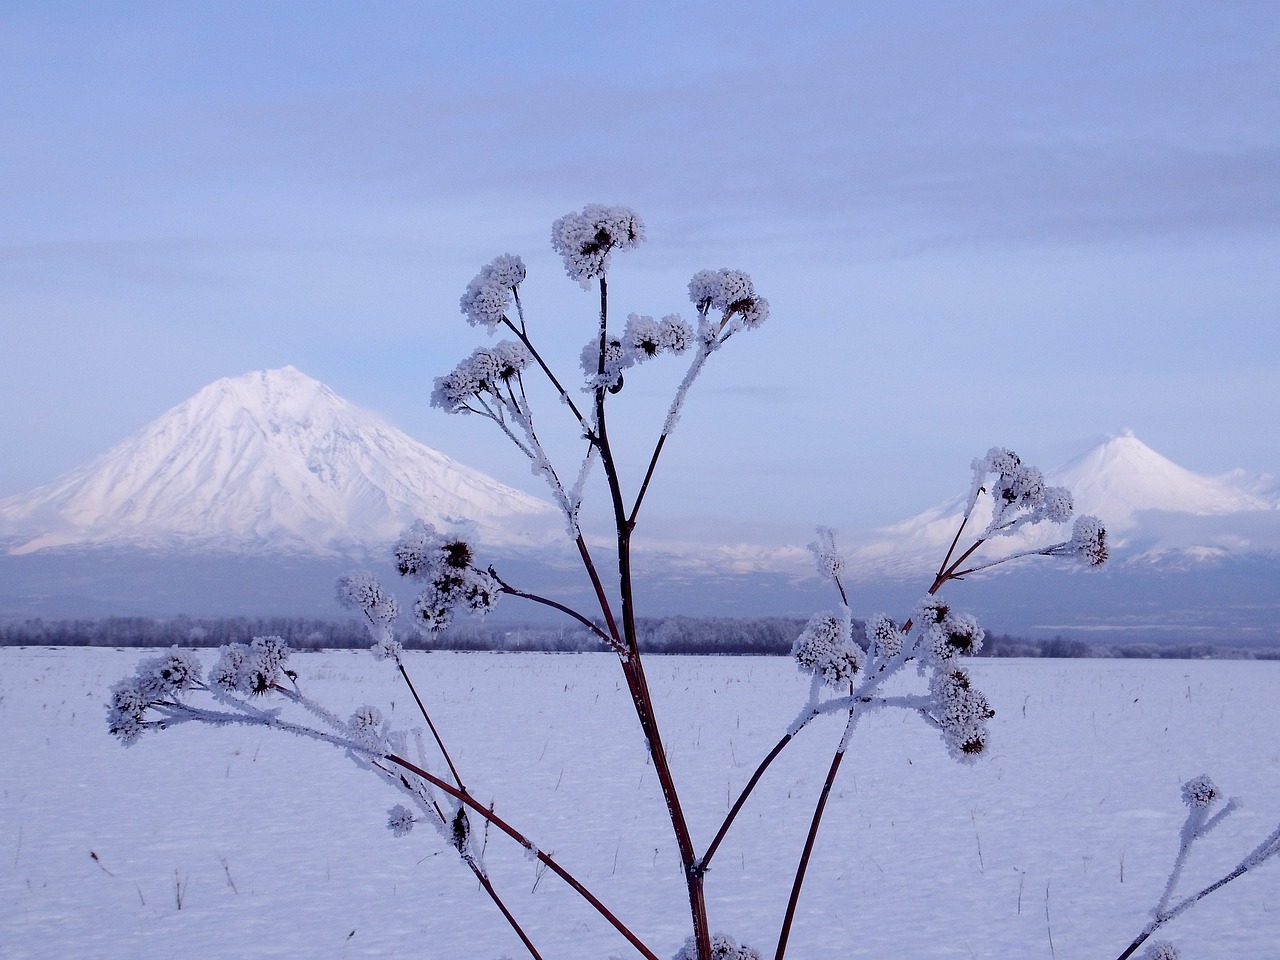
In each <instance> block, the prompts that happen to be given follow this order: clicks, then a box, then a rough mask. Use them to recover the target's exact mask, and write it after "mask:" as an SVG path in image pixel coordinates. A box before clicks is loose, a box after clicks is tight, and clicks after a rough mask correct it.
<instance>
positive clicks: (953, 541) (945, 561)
mask: <svg viewBox="0 0 1280 960" xmlns="http://www.w3.org/2000/svg"><path fill="white" fill-rule="evenodd" d="M968 522H969V514H967V513H966V514H965V515H964V519H963V520H961V521H960V526H958V527H956V535H955V536H954V537H952V538H951V546H949V547H947V555H946V556H945V557H943V558H942V563H940V564H939V565H938V576H939V577H941V576H942V571H943V570H946V569H947V564H948V563H950V562H951V554H952V553H954V552H955V549H956V544H957V543H959V542H960V534H962V533H964V526H965V524H966V523H968Z"/></svg>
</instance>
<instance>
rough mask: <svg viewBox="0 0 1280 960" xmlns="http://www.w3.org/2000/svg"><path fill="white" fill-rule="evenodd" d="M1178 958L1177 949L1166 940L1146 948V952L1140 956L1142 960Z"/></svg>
mask: <svg viewBox="0 0 1280 960" xmlns="http://www.w3.org/2000/svg"><path fill="white" fill-rule="evenodd" d="M1180 956H1181V954H1180V953H1178V948H1177V947H1175V946H1174V945H1173V944H1172V943H1170V942H1169V941H1168V940H1160V941H1158V942H1157V943H1153V944H1151V946H1149V947H1147V949H1146V952H1144V953H1143V954H1142V960H1178V958H1179V957H1180Z"/></svg>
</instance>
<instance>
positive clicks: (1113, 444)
mask: <svg viewBox="0 0 1280 960" xmlns="http://www.w3.org/2000/svg"><path fill="white" fill-rule="evenodd" d="M1047 479H1048V480H1049V482H1050V483H1053V484H1056V485H1058V486H1063V487H1066V488H1067V489H1068V490H1070V491H1071V492H1072V494H1073V495H1074V496H1075V502H1076V510H1077V512H1078V513H1091V514H1094V515H1096V516H1100V517H1105V518H1106V522H1107V524H1108V526H1109V527H1110V528H1111V529H1112V530H1115V531H1121V530H1129V529H1132V528H1133V527H1134V526H1135V525H1136V524H1137V521H1138V514H1139V513H1140V512H1141V511H1144V510H1163V511H1168V512H1171V513H1186V514H1193V515H1196V516H1211V515H1219V514H1228V513H1239V512H1241V511H1250V510H1268V509H1270V508H1271V507H1272V506H1273V504H1272V503H1271V502H1269V501H1268V500H1267V499H1266V498H1265V497H1263V496H1261V495H1259V494H1257V493H1255V492H1252V491H1250V490H1249V489H1247V486H1246V484H1245V482H1243V481H1244V480H1245V475H1244V474H1243V473H1240V474H1237V475H1236V476H1235V478H1234V479H1233V478H1232V477H1231V475H1227V476H1222V477H1207V476H1203V475H1201V474H1198V473H1193V472H1192V471H1190V470H1187V469H1185V468H1183V467H1180V466H1178V465H1177V464H1176V463H1174V462H1173V461H1172V460H1169V459H1168V458H1166V457H1163V456H1161V455H1160V454H1159V453H1156V451H1154V450H1152V449H1151V448H1150V447H1148V446H1147V445H1146V444H1145V443H1143V442H1142V441H1141V440H1139V439H1138V438H1137V437H1136V436H1134V435H1133V433H1132V431H1128V430H1126V431H1124V432H1122V433H1120V434H1117V435H1115V436H1111V437H1108V438H1107V439H1106V440H1104V441H1103V442H1102V443H1100V444H1098V445H1097V446H1095V447H1093V448H1092V449H1089V450H1086V451H1085V452H1084V453H1082V454H1080V455H1079V456H1078V457H1076V458H1075V459H1073V460H1071V461H1069V462H1068V463H1066V464H1064V465H1063V466H1061V467H1059V468H1058V469H1057V470H1054V471H1053V472H1052V473H1050V474H1049V475H1048V476H1047Z"/></svg>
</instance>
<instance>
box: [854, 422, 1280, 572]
mask: <svg viewBox="0 0 1280 960" xmlns="http://www.w3.org/2000/svg"><path fill="white" fill-rule="evenodd" d="M1045 481H1046V483H1048V484H1050V485H1052V486H1061V487H1066V488H1067V489H1068V490H1070V491H1071V493H1072V495H1073V499H1074V503H1075V515H1076V516H1081V515H1085V514H1092V515H1094V516H1097V517H1100V518H1101V519H1102V521H1103V522H1104V524H1105V525H1106V527H1107V531H1108V534H1109V537H1110V543H1111V545H1112V547H1113V555H1114V556H1115V557H1116V558H1117V559H1120V560H1122V561H1124V560H1143V561H1161V562H1165V561H1170V560H1174V559H1176V560H1177V562H1179V563H1185V562H1188V561H1200V560H1212V559H1218V558H1222V557H1225V556H1228V555H1246V554H1273V553H1275V552H1277V551H1278V550H1280V499H1278V498H1277V497H1276V496H1275V495H1274V488H1273V484H1271V482H1270V479H1269V478H1267V477H1258V476H1255V475H1251V474H1247V473H1245V472H1243V471H1232V472H1230V473H1226V474H1223V475H1221V476H1216V477H1210V476H1205V475H1203V474H1198V473H1195V472H1193V471H1191V470H1187V469H1185V468H1184V467H1181V466H1179V465H1178V464H1176V463H1174V462H1173V461H1172V460H1169V459H1168V458H1167V457H1164V456H1162V455H1161V454H1159V453H1157V452H1156V451H1155V450H1152V449H1151V448H1150V447H1149V446H1147V445H1146V444H1145V443H1143V442H1142V441H1141V440H1139V439H1138V438H1137V437H1136V436H1134V434H1133V433H1132V431H1127V430H1126V431H1123V432H1121V433H1118V434H1115V435H1112V436H1109V437H1107V438H1106V439H1105V440H1103V441H1102V442H1101V443H1098V444H1097V445H1096V446H1094V447H1092V448H1090V449H1089V450H1086V451H1085V452H1084V453H1082V454H1080V455H1079V456H1077V457H1075V458H1074V459H1072V460H1070V461H1068V462H1067V463H1065V464H1063V465H1062V466H1061V467H1058V468H1057V469H1055V470H1050V471H1047V472H1046V473H1045ZM965 502H966V498H965V497H964V496H956V497H954V498H952V499H951V500H947V501H945V502H943V503H940V504H938V505H936V506H934V507H932V508H930V509H928V510H925V511H923V512H922V513H919V514H917V515H916V516H914V517H911V518H909V519H907V520H903V521H902V522H900V523H897V524H893V525H892V526H889V527H885V528H883V529H880V530H877V531H875V532H874V533H873V534H871V535H869V536H868V537H867V538H865V540H864V542H863V543H862V545H861V546H859V547H858V548H857V549H856V550H855V551H854V555H853V557H851V562H852V565H853V567H854V568H855V569H858V568H861V569H862V570H864V571H865V572H866V573H868V574H870V573H875V572H880V573H884V572H896V573H899V574H902V575H912V576H918V575H919V574H920V573H921V572H922V571H926V570H929V569H933V568H935V567H936V566H937V564H938V562H939V561H940V560H941V558H942V556H943V554H944V553H945V552H946V548H947V546H948V544H950V542H951V539H952V537H954V536H955V533H956V529H957V528H958V526H959V523H960V519H961V517H962V516H963V514H964V507H965ZM990 518H991V513H990V504H989V501H986V498H981V499H980V500H979V502H978V506H977V508H976V509H975V511H974V515H973V517H972V518H971V520H970V523H969V529H970V530H982V529H983V528H984V527H985V526H986V524H987V523H988V522H989V521H990ZM1069 536H1070V527H1069V526H1068V525H1064V526H1061V527H1054V526H1051V525H1048V524H1038V525H1035V526H1032V527H1026V528H1023V529H1022V530H1019V531H1018V532H1017V533H1016V534H1014V535H1013V536H1010V537H1006V538H999V539H997V540H993V541H992V542H991V543H990V544H987V545H986V546H985V547H984V548H983V550H984V552H985V553H987V554H989V555H990V556H993V557H995V556H1000V555H1001V554H1006V553H1013V552H1015V551H1017V550H1022V549H1028V548H1032V547H1039V546H1045V545H1048V544H1050V543H1054V542H1055V541H1062V540H1066V539H1068V538H1069Z"/></svg>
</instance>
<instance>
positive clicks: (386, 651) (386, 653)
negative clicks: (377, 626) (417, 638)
mask: <svg viewBox="0 0 1280 960" xmlns="http://www.w3.org/2000/svg"><path fill="white" fill-rule="evenodd" d="M369 649H370V650H371V651H373V659H375V660H395V661H396V662H397V663H398V662H399V661H400V654H402V653H404V647H403V646H402V645H401V643H400V641H399V640H397V639H396V638H395V637H393V636H392V635H391V633H390V631H387V632H386V633H384V634H383V635H382V636H381V637H379V638H378V640H377V642H376V643H374V645H373V646H372V647H370V648H369Z"/></svg>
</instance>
